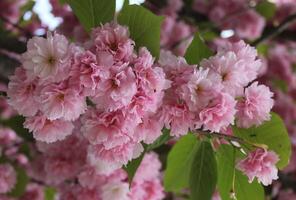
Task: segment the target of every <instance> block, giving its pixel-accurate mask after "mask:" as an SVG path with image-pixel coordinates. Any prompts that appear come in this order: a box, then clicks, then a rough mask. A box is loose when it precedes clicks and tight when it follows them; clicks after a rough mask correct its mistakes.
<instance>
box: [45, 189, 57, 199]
mask: <svg viewBox="0 0 296 200" xmlns="http://www.w3.org/2000/svg"><path fill="white" fill-rule="evenodd" d="M55 194H56V190H55V189H54V188H52V187H46V188H44V197H45V200H54V199H55Z"/></svg>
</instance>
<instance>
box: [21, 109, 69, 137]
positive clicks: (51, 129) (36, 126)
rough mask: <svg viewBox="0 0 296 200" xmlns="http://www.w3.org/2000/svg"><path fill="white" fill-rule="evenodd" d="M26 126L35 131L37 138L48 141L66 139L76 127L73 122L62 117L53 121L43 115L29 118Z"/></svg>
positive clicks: (34, 134)
mask: <svg viewBox="0 0 296 200" xmlns="http://www.w3.org/2000/svg"><path fill="white" fill-rule="evenodd" d="M24 127H25V128H27V129H29V130H30V131H31V132H33V136H34V138H35V139H36V140H39V141H43V142H47V143H51V142H56V141H58V140H63V139H65V137H66V136H68V135H71V134H72V130H73V128H74V126H73V124H72V122H68V121H63V120H60V119H58V120H53V121H51V120H49V119H47V118H46V117H44V116H42V115H41V116H40V115H37V116H35V117H30V118H27V119H26V121H25V123H24Z"/></svg>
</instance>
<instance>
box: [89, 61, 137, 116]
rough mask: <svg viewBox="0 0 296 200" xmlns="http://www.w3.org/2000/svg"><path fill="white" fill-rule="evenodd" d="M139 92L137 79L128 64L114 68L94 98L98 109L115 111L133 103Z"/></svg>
mask: <svg viewBox="0 0 296 200" xmlns="http://www.w3.org/2000/svg"><path fill="white" fill-rule="evenodd" d="M136 92H137V84H136V77H135V74H134V72H133V70H132V68H131V67H129V66H127V64H123V65H121V66H112V67H111V68H110V77H108V79H107V80H106V81H104V82H103V83H102V84H100V86H99V88H98V89H97V90H96V95H95V96H94V97H93V98H92V100H93V101H94V103H96V106H97V108H98V109H104V110H110V111H114V110H116V109H120V108H123V107H124V106H127V105H129V104H130V103H131V100H132V98H133V96H134V95H135V94H136Z"/></svg>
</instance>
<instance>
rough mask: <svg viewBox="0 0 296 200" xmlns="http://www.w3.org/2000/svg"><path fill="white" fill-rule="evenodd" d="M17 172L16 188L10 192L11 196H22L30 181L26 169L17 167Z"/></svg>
mask: <svg viewBox="0 0 296 200" xmlns="http://www.w3.org/2000/svg"><path fill="white" fill-rule="evenodd" d="M15 170H16V173H17V182H16V185H15V187H14V189H13V190H12V191H11V192H10V193H9V195H10V196H13V197H20V196H21V195H22V194H23V193H24V192H25V190H26V187H27V184H28V182H29V177H28V176H27V174H26V171H25V170H24V169H22V168H19V167H16V168H15Z"/></svg>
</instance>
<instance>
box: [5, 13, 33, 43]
mask: <svg viewBox="0 0 296 200" xmlns="http://www.w3.org/2000/svg"><path fill="white" fill-rule="evenodd" d="M0 19H1V20H3V21H4V22H6V23H7V24H9V25H11V26H13V27H14V28H16V29H18V30H19V31H21V32H22V33H23V34H24V35H25V36H26V37H27V38H31V37H33V35H32V34H31V33H30V32H29V31H27V30H26V29H24V28H23V27H21V26H19V25H18V24H15V23H12V22H11V21H10V20H8V19H7V18H6V17H4V16H2V15H1V14H0Z"/></svg>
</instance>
